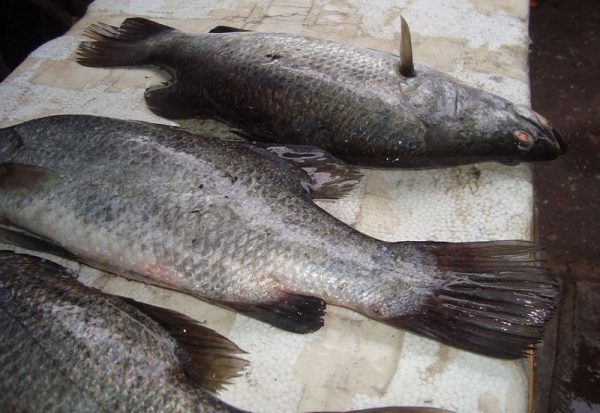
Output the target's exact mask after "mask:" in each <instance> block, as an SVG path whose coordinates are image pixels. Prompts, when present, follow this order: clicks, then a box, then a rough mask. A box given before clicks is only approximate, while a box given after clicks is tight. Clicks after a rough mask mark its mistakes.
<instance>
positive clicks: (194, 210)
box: [190, 209, 200, 214]
mask: <svg viewBox="0 0 600 413" xmlns="http://www.w3.org/2000/svg"><path fill="white" fill-rule="evenodd" d="M196 212H200V210H199V209H193V210H191V211H190V214H195V213H196Z"/></svg>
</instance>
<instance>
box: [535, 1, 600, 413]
mask: <svg viewBox="0 0 600 413" xmlns="http://www.w3.org/2000/svg"><path fill="white" fill-rule="evenodd" d="M529 31H530V36H531V38H532V40H533V44H532V47H531V53H530V56H529V59H530V60H529V64H530V78H531V92H532V106H533V108H534V109H535V110H536V111H538V112H540V113H542V114H543V115H544V116H545V117H547V118H548V119H550V121H551V122H552V123H553V125H554V126H555V127H556V128H558V129H559V130H560V131H561V132H562V134H563V135H564V136H565V139H566V140H567V143H568V145H569V148H568V151H567V154H566V156H563V157H561V158H559V159H557V160H555V161H552V162H548V163H543V164H537V165H535V166H534V172H535V173H534V189H535V193H536V196H535V205H536V215H537V216H536V222H537V225H536V231H537V235H538V239H539V242H540V244H542V245H546V246H549V247H550V248H552V249H553V250H554V251H555V253H554V254H552V257H553V258H552V260H553V261H554V264H555V267H556V268H557V270H558V272H559V273H560V274H561V275H562V276H561V278H562V280H561V281H562V295H563V301H562V303H561V309H560V312H559V314H558V316H557V317H555V318H554V321H553V324H552V325H551V326H550V328H549V329H548V330H547V334H546V338H545V341H544V347H543V348H542V350H541V351H539V352H538V358H537V367H538V370H537V372H538V375H537V377H538V383H539V391H538V394H537V403H536V404H537V407H538V410H537V411H538V412H556V411H558V412H593V411H596V412H599V411H600V265H599V264H600V254H599V251H600V249H599V244H600V197H599V195H600V1H598V0H570V1H567V0H563V1H560V2H557V1H554V2H550V1H541V0H540V1H538V4H537V6H536V7H533V8H532V9H531V16H530V24H529Z"/></svg>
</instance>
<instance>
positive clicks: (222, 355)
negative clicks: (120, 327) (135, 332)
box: [123, 298, 249, 392]
mask: <svg viewBox="0 0 600 413" xmlns="http://www.w3.org/2000/svg"><path fill="white" fill-rule="evenodd" d="M123 300H124V301H126V302H128V303H129V304H131V305H133V306H135V307H137V308H138V309H139V310H140V311H141V312H143V313H144V314H146V315H147V316H149V317H150V318H152V319H153V320H154V321H156V322H157V323H158V324H160V326H161V327H163V328H164V329H165V330H167V331H168V332H169V333H170V334H171V336H172V337H173V338H174V339H175V341H176V342H177V344H178V345H179V346H180V352H179V354H178V356H179V359H180V360H181V362H182V364H183V366H184V369H185V372H186V375H187V376H188V377H189V378H190V379H191V380H192V381H193V382H194V383H196V384H197V385H198V386H200V387H201V388H203V389H205V390H208V391H211V392H216V391H218V390H220V389H222V388H223V386H224V385H225V384H227V383H228V382H229V380H231V379H232V378H234V377H237V376H239V375H240V373H241V372H242V371H243V370H244V369H245V368H246V367H247V366H248V364H249V363H248V362H247V361H246V360H244V359H242V358H239V357H237V356H236V354H242V353H245V351H244V350H242V349H240V348H239V347H238V346H237V345H236V344H235V343H233V342H232V341H230V340H229V339H227V338H226V337H223V336H222V335H220V334H218V333H216V332H215V331H214V330H211V329H210V328H208V327H204V326H203V325H201V324H200V323H198V322H197V321H195V320H193V319H191V318H189V317H188V316H186V315H183V314H181V313H178V312H176V311H172V310H167V309H165V308H160V307H156V306H153V305H150V304H144V303H140V302H138V301H135V300H132V299H130V298H123Z"/></svg>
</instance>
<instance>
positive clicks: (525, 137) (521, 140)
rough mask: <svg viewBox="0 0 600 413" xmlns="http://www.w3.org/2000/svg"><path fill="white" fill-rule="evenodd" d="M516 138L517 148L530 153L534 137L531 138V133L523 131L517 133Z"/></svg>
mask: <svg viewBox="0 0 600 413" xmlns="http://www.w3.org/2000/svg"><path fill="white" fill-rule="evenodd" d="M515 138H516V141H515V144H516V145H517V148H519V149H521V150H522V151H528V150H529V149H531V148H532V147H533V136H531V135H530V134H529V133H527V132H525V131H522V130H518V131H515Z"/></svg>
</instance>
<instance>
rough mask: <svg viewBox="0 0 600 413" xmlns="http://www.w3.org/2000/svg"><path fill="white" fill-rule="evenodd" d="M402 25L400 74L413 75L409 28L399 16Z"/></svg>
mask: <svg viewBox="0 0 600 413" xmlns="http://www.w3.org/2000/svg"><path fill="white" fill-rule="evenodd" d="M400 22H401V26H402V31H401V36H402V38H401V39H400V74H401V75H402V76H404V77H414V76H415V67H414V65H413V53H412V41H411V40H410V29H409V28H408V23H406V20H404V17H400Z"/></svg>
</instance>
